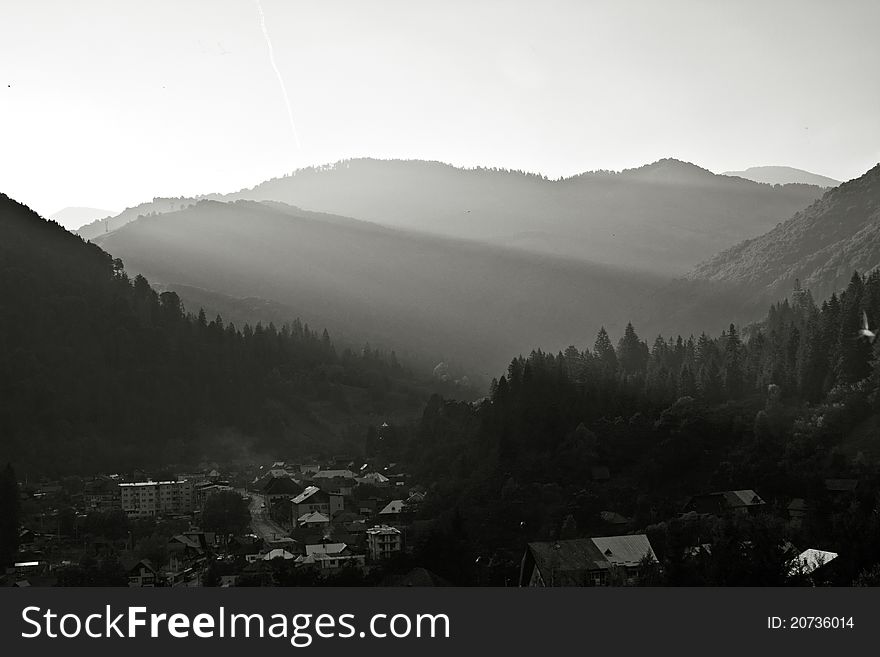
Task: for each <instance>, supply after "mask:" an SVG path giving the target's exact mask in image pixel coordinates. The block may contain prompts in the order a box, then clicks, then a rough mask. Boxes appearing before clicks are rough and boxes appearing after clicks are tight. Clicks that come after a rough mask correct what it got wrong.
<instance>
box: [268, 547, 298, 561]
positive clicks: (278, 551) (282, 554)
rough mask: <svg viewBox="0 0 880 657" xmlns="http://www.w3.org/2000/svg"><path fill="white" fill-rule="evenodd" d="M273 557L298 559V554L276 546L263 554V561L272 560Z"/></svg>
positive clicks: (287, 559) (286, 559)
mask: <svg viewBox="0 0 880 657" xmlns="http://www.w3.org/2000/svg"><path fill="white" fill-rule="evenodd" d="M273 559H283V560H284V561H290V560H291V559H296V555H295V554H293V553H292V552H288V551H287V550H284V549H282V548H275V549H274V550H269V551H268V552H267V553H266V554H265V555H264V556H263V561H272V560H273Z"/></svg>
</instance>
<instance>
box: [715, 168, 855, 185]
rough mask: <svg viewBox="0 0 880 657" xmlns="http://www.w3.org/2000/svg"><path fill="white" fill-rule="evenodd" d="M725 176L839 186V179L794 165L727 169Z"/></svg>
mask: <svg viewBox="0 0 880 657" xmlns="http://www.w3.org/2000/svg"><path fill="white" fill-rule="evenodd" d="M721 175H723V176H736V177H738V178H745V179H746V180H753V181H755V182H760V183H767V184H769V185H788V184H792V183H796V184H801V185H816V186H817V187H837V186H838V185H839V184H840V181H839V180H835V179H834V178H829V177H828V176H821V175H819V174H818V173H811V172H809V171H804V170H803V169H795V168H794V167H779V166H769V167H749V168H748V169H744V170H743V171H725V172H724V173H723V174H721Z"/></svg>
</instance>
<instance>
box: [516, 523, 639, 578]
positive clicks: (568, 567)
mask: <svg viewBox="0 0 880 657" xmlns="http://www.w3.org/2000/svg"><path fill="white" fill-rule="evenodd" d="M646 561H651V562H656V561H657V556H656V555H655V554H654V550H653V548H652V547H651V543H650V541H649V540H648V537H647V536H646V535H644V534H629V535H626V536H601V537H597V538H578V539H571V540H565V541H552V542H536V543H529V544H528V546H527V547H526V551H525V554H524V555H523V559H522V562H521V564H520V580H519V585H520V586H610V585H621V586H637V585H638V583H639V575H640V573H639V570H640V568H641V566H642V564H643V563H644V562H646Z"/></svg>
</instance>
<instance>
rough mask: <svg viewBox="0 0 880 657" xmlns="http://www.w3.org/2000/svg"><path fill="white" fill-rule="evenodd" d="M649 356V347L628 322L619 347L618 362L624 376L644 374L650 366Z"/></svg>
mask: <svg viewBox="0 0 880 657" xmlns="http://www.w3.org/2000/svg"><path fill="white" fill-rule="evenodd" d="M606 336H607V334H606ZM597 341H598V338H597ZM647 355H648V354H647V347H645V346H644V345H643V344H642V342H641V340H639V336H638V335H636V330H635V329H634V328H633V325H632V323H631V322H627V325H626V329H625V330H624V332H623V337H622V338H620V342H619V343H618V345H617V362H618V363H619V364H620V371H621V372H622V373H624V374H637V373H640V372H644V371H645V367H646V366H647V364H648V359H647Z"/></svg>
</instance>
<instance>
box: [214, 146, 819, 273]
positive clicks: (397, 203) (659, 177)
mask: <svg viewBox="0 0 880 657" xmlns="http://www.w3.org/2000/svg"><path fill="white" fill-rule="evenodd" d="M820 194H821V190H820V189H819V188H817V187H804V186H787V187H783V188H773V187H768V186H765V185H759V184H757V183H754V182H751V181H745V180H736V179H732V178H729V177H726V176H717V175H715V174H713V173H712V172H710V171H708V170H706V169H702V168H700V167H698V166H695V165H693V164H689V163H686V162H681V161H678V160H673V159H666V160H660V161H659V162H655V163H653V164H649V165H646V166H643V167H639V168H637V169H630V170H626V171H622V172H620V173H612V172H603V171H599V172H591V173H584V174H581V175H579V176H575V177H573V178H567V179H564V180H558V181H553V180H548V179H546V178H543V177H541V176H537V175H533V174H524V173H521V172H511V171H504V170H493V169H469V170H466V169H458V168H455V167H452V166H449V165H446V164H440V163H437V162H422V161H400V160H391V161H381V160H369V159H365V160H352V161H348V162H342V163H339V164H337V165H335V166H333V167H323V168H316V169H305V170H301V171H297V172H296V173H294V174H293V175H291V176H288V177H284V178H278V179H274V180H270V181H267V182H265V183H262V184H261V185H257V186H256V187H254V188H253V189H249V190H242V191H241V192H238V193H236V194H231V195H228V196H226V197H225V198H226V199H227V200H232V199H252V200H275V201H282V202H285V203H291V204H294V205H297V206H299V207H303V208H308V209H310V210H315V211H320V212H330V213H334V214H341V215H345V216H350V217H356V218H358V219H365V220H368V221H374V222H377V223H381V224H385V225H388V226H394V227H398V228H407V229H413V230H420V231H426V232H431V233H435V234H439V235H445V236H448V237H456V238H464V239H470V240H478V241H484V242H488V243H492V244H499V245H503V246H509V247H515V248H519V249H523V250H528V251H535V252H539V253H547V254H552V255H561V256H565V257H568V258H575V259H578V260H584V261H588V262H596V263H605V264H612V265H615V266H620V267H628V268H633V269H637V270H640V271H647V272H654V273H663V274H679V273H683V272H685V271H687V270H688V269H689V268H690V267H691V266H693V265H694V264H696V263H697V262H699V261H700V260H702V259H704V258H707V257H709V256H710V255H712V254H713V253H716V252H717V251H719V250H720V249H722V248H724V247H726V246H728V245H730V244H731V243H734V242H736V241H738V240H741V239H745V238H747V237H752V236H754V235H758V234H760V233H761V232H763V231H765V230H767V229H768V228H769V227H771V226H773V225H774V224H775V223H776V222H777V221H779V219H780V217H786V216H790V215H791V214H792V213H793V212H795V211H796V210H799V209H801V208H803V207H806V206H807V205H808V204H809V203H811V202H812V201H813V200H815V199H816V198H817V197H818V196H819V195H820Z"/></svg>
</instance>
